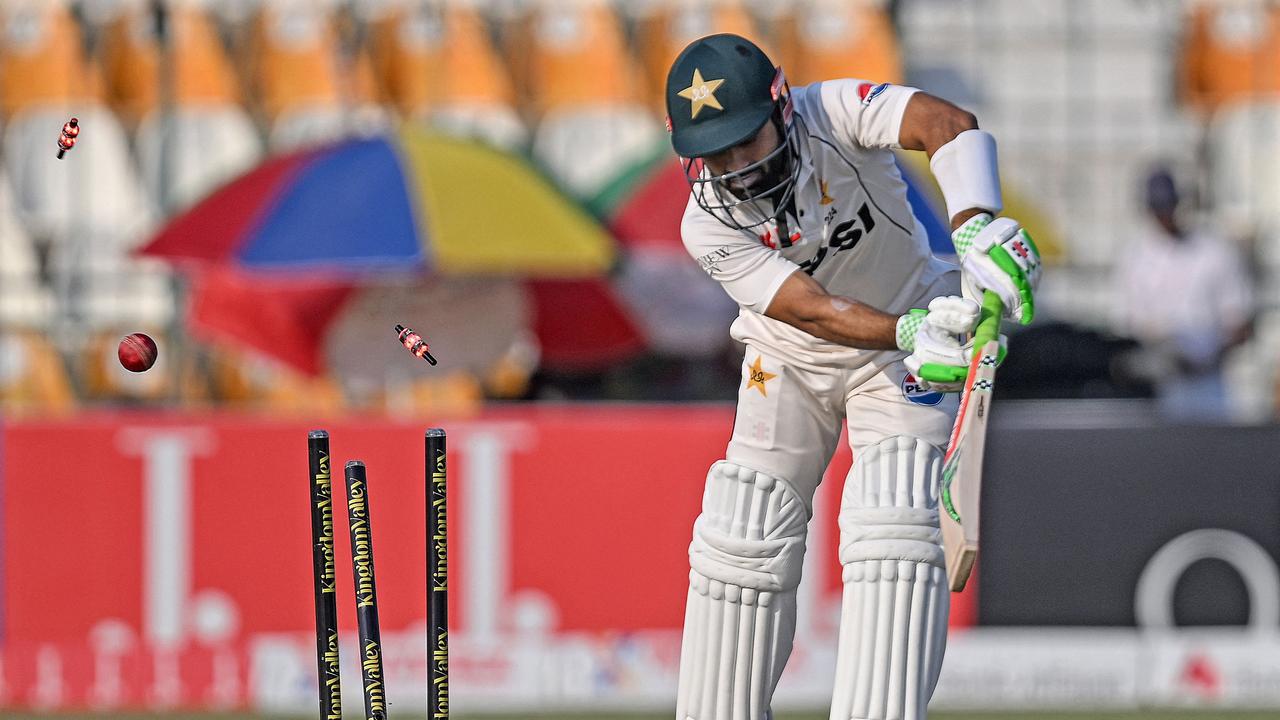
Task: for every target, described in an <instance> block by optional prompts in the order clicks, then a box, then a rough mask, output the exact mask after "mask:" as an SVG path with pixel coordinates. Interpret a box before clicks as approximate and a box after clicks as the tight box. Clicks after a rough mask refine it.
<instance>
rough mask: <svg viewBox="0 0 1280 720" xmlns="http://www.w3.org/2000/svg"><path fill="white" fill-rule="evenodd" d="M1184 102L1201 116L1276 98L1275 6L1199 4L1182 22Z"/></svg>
mask: <svg viewBox="0 0 1280 720" xmlns="http://www.w3.org/2000/svg"><path fill="white" fill-rule="evenodd" d="M1180 74H1181V90H1182V94H1183V98H1184V99H1185V100H1186V101H1187V102H1188V103H1190V104H1191V105H1192V106H1194V107H1197V108H1199V109H1201V110H1204V111H1213V110H1215V109H1217V108H1218V107H1220V106H1222V105H1224V104H1227V103H1230V102H1233V101H1239V100H1249V99H1251V98H1257V97H1261V96H1270V97H1275V96H1276V95H1278V94H1280V5H1276V4H1275V3H1221V4H1202V5H1200V6H1198V7H1196V8H1194V9H1193V10H1192V11H1191V14H1190V16H1189V17H1188V19H1187V24H1186V32H1185V41H1184V45H1183V49H1182V57H1181V68H1180Z"/></svg>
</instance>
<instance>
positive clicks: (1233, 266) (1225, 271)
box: [1115, 168, 1253, 421]
mask: <svg viewBox="0 0 1280 720" xmlns="http://www.w3.org/2000/svg"><path fill="white" fill-rule="evenodd" d="M1145 202H1146V208H1147V211H1148V212H1149V213H1150V216H1151V218H1150V219H1151V223H1150V224H1149V226H1148V227H1147V228H1146V230H1145V231H1143V232H1142V233H1141V234H1140V235H1139V237H1137V238H1136V239H1135V241H1134V242H1133V243H1132V244H1131V245H1130V246H1129V249H1128V251H1127V252H1126V253H1125V254H1124V255H1123V256H1121V257H1120V264H1119V267H1117V268H1116V270H1115V280H1116V287H1115V293H1116V294H1115V298H1116V311H1117V316H1118V317H1117V320H1118V324H1119V330H1120V331H1121V332H1122V333H1125V334H1127V335H1129V336H1130V337H1133V338H1135V339H1137V340H1139V341H1141V342H1142V343H1143V344H1144V345H1145V346H1146V351H1147V353H1148V357H1147V360H1146V363H1145V365H1146V369H1147V371H1149V372H1150V373H1151V375H1152V379H1153V380H1154V381H1155V383H1156V393H1157V398H1158V400H1159V404H1160V408H1161V411H1162V412H1164V413H1165V414H1166V415H1168V416H1170V417H1172V418H1176V419H1180V420H1209V421H1212V420H1223V419H1227V418H1228V417H1229V415H1230V408H1229V407H1228V403H1227V392H1226V387H1225V383H1224V380H1223V372H1222V366H1223V359H1224V357H1225V355H1226V354H1227V353H1228V351H1230V350H1231V349H1232V348H1234V347H1236V346H1237V345H1239V344H1241V343H1242V342H1244V341H1245V340H1246V339H1248V337H1249V334H1250V332H1251V325H1252V317H1253V288H1252V281H1251V279H1250V276H1249V273H1248V271H1247V269H1246V267H1245V265H1244V263H1243V262H1242V260H1241V258H1240V255H1239V252H1238V251H1237V250H1236V248H1235V247H1234V246H1233V245H1231V244H1230V242H1228V241H1227V240H1225V239H1224V238H1222V237H1220V236H1218V235H1216V234H1214V233H1213V232H1212V231H1209V230H1203V229H1197V228H1192V227H1189V226H1188V225H1187V224H1186V223H1185V222H1184V219H1183V216H1182V214H1181V213H1179V206H1180V204H1181V198H1180V196H1179V192H1178V187H1177V183H1176V182H1175V181H1174V178H1173V175H1172V174H1171V173H1170V171H1169V170H1167V169H1165V168H1159V169H1156V170H1155V171H1154V172H1152V174H1151V175H1150V176H1149V177H1148V178H1147V180H1146V188H1145Z"/></svg>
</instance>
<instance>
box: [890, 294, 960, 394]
mask: <svg viewBox="0 0 1280 720" xmlns="http://www.w3.org/2000/svg"><path fill="white" fill-rule="evenodd" d="M979 314H980V308H979V307H978V303H976V302H974V301H972V300H969V299H967V298H962V297H956V296H954V295H949V296H945V297H937V298H934V299H933V300H931V301H929V309H928V310H918V309H917V310H911V311H910V312H908V313H907V314H906V315H903V316H902V317H900V318H898V326H897V330H898V332H897V338H898V348H899V349H900V350H903V351H905V352H908V353H911V354H910V355H908V356H907V357H906V359H905V360H903V362H904V363H905V364H906V366H907V369H908V370H910V371H911V374H912V375H915V376H916V379H917V380H918V381H919V382H920V384H921V385H923V386H925V387H928V388H931V389H933V390H937V391H940V392H959V391H961V390H963V389H964V380H965V376H966V375H968V373H969V359H970V357H972V355H973V341H972V340H969V338H967V337H963V336H967V335H971V334H972V333H973V330H974V328H975V327H977V326H978V316H979Z"/></svg>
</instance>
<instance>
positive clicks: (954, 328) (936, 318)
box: [925, 295, 982, 335]
mask: <svg viewBox="0 0 1280 720" xmlns="http://www.w3.org/2000/svg"><path fill="white" fill-rule="evenodd" d="M981 311H982V309H981V307H980V306H979V305H978V303H976V302H974V301H973V300H969V299H967V298H963V297H956V296H954V295H947V296H944V297H936V298H934V299H933V300H931V301H929V315H928V317H927V319H926V321H925V322H926V325H927V326H930V327H935V328H941V329H943V330H945V331H947V332H949V333H952V334H955V335H964V334H965V333H971V332H973V329H974V328H975V327H977V326H978V317H979V316H980V315H981Z"/></svg>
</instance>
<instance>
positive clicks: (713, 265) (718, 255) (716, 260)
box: [698, 245, 729, 275]
mask: <svg viewBox="0 0 1280 720" xmlns="http://www.w3.org/2000/svg"><path fill="white" fill-rule="evenodd" d="M728 257H729V247H728V246H727V245H721V246H720V247H718V248H716V249H715V250H712V251H711V252H709V253H707V254H706V255H701V256H699V257H698V264H699V265H701V266H702V269H703V270H704V271H705V272H706V273H707V274H708V275H715V274H716V273H718V272H720V261H721V260H725V259H727V258H728Z"/></svg>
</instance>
